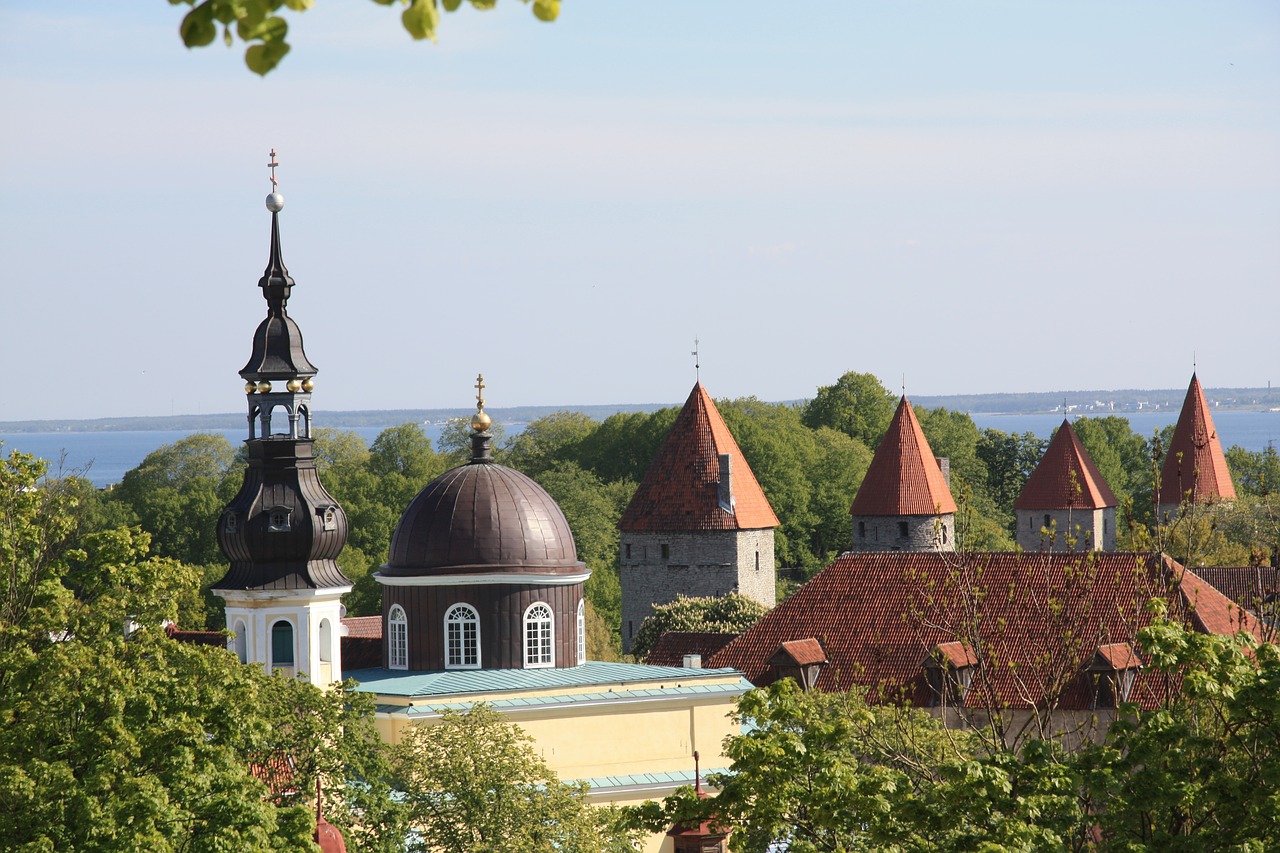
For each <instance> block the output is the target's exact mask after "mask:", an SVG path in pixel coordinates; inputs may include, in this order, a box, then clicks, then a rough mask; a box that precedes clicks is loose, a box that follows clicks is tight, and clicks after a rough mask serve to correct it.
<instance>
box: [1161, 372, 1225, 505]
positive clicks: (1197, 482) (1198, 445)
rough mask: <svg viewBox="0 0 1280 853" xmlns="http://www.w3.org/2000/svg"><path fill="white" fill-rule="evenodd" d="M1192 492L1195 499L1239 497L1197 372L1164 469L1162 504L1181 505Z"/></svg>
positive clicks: (1212, 499)
mask: <svg viewBox="0 0 1280 853" xmlns="http://www.w3.org/2000/svg"><path fill="white" fill-rule="evenodd" d="M1188 493H1190V496H1191V500H1192V501H1193V502H1200V501H1214V500H1220V501H1221V500H1227V501H1229V500H1235V497H1236V487H1235V486H1234V485H1232V484H1231V473H1230V472H1229V471H1228V470H1227V457H1226V456H1224V455H1223V453H1222V443H1221V442H1219V441H1218V431H1217V430H1216V429H1214V426H1213V415H1211V414H1209V404H1208V402H1207V401H1206V400H1205V398H1204V389H1203V388H1201V387H1200V379H1199V377H1197V376H1196V375H1195V374H1194V373H1193V374H1191V385H1190V386H1189V387H1188V388H1187V397H1186V399H1185V400H1183V401H1182V413H1181V414H1179V415H1178V425H1177V426H1176V427H1174V428H1173V440H1172V441H1170V442H1169V450H1168V453H1166V454H1165V457H1164V467H1162V468H1161V469H1160V504H1161V505H1162V506H1163V505H1170V504H1173V505H1176V504H1180V503H1182V501H1183V500H1184V498H1185V497H1186V496H1187V494H1188Z"/></svg>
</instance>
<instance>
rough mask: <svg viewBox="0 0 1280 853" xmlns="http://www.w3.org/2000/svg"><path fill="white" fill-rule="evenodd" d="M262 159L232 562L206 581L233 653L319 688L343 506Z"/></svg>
mask: <svg viewBox="0 0 1280 853" xmlns="http://www.w3.org/2000/svg"><path fill="white" fill-rule="evenodd" d="M270 165H271V183H272V189H273V191H272V193H271V194H270V195H268V196H267V209H268V210H270V211H271V256H270V259H269V260H268V262H267V269H266V271H265V272H264V273H263V274H262V278H261V279H260V280H259V281H258V286H259V287H260V288H262V295H263V297H264V298H265V299H266V300H267V316H266V319H264V320H263V321H262V322H261V323H260V324H259V325H258V329H257V331H256V332H254V335H253V354H252V355H251V356H250V357H249V362H248V363H247V364H246V365H245V366H244V368H243V369H242V370H241V371H240V376H241V377H243V379H244V380H245V386H244V390H245V397H246V400H247V402H248V407H249V413H248V416H249V437H248V440H247V441H246V442H245V447H246V450H247V451H248V456H249V465H248V468H247V470H246V471H245V474H244V482H243V484H242V485H241V486H240V492H239V494H237V495H236V496H235V498H233V499H232V501H231V503H229V504H227V508H226V509H225V510H223V513H222V517H221V518H220V519H219V521H218V544H219V546H221V548H222V552H223V553H224V554H226V556H227V558H228V559H229V560H230V561H231V567H230V569H229V570H228V571H227V574H226V576H224V577H223V578H222V580H220V581H218V582H217V583H216V584H214V586H213V591H214V593H215V594H217V595H219V596H221V597H222V598H223V599H225V600H226V602H227V628H228V629H230V630H231V632H232V633H233V635H234V636H233V637H232V639H231V641H230V647H231V649H232V650H234V651H235V653H236V654H237V655H238V656H239V657H240V660H242V661H244V662H246V663H250V662H252V663H257V664H261V665H262V666H263V667H264V668H265V669H266V670H267V671H268V672H272V671H275V672H282V673H284V674H287V675H291V676H299V677H306V678H307V679H308V680H309V681H311V682H312V683H313V684H316V685H318V686H323V685H327V684H330V683H332V682H335V681H341V680H342V659H341V646H340V635H341V632H342V613H343V609H342V602H341V597H342V594H343V593H345V592H349V591H350V590H351V581H349V580H348V579H347V578H346V577H345V576H344V575H343V574H342V571H341V569H339V568H338V563H337V557H338V554H339V553H340V552H341V551H342V546H343V545H344V544H345V543H346V541H347V516H346V513H344V512H343V511H342V507H340V506H338V502H337V501H335V500H334V499H333V497H332V496H331V495H330V494H329V493H328V492H327V491H325V488H324V486H323V485H322V484H321V483H320V477H319V475H318V474H317V472H316V465H315V458H314V456H313V454H312V439H311V390H312V388H313V387H314V384H315V379H314V377H315V375H316V368H315V367H314V366H313V365H312V364H311V362H310V361H308V360H307V356H306V353H305V352H303V349H302V331H301V330H300V329H299V328H298V324H297V323H296V322H294V320H293V318H292V317H290V316H289V314H288V312H287V310H286V306H287V304H288V302H289V294H290V292H291V291H292V289H293V287H294V281H293V278H292V276H290V275H289V270H288V269H286V268H285V265H284V260H283V258H282V256H281V253H280V211H281V210H282V209H283V208H284V197H283V196H282V195H280V194H279V193H278V192H275V191H274V189H275V183H276V180H275V167H276V162H275V151H272V152H271V164H270ZM273 422H274V425H273ZM277 428H278V429H279V430H280V431H278V432H276V431H274V430H275V429H277Z"/></svg>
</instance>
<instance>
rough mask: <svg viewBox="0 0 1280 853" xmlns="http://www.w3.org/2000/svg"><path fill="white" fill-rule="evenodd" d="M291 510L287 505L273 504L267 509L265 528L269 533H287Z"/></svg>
mask: <svg viewBox="0 0 1280 853" xmlns="http://www.w3.org/2000/svg"><path fill="white" fill-rule="evenodd" d="M291 512H292V511H291V510H290V509H289V507H287V506H273V507H271V508H270V509H268V510H267V530H268V531H269V532H271V533H288V532H289V516H290V515H291Z"/></svg>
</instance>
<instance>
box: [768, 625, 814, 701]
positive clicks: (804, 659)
mask: <svg viewBox="0 0 1280 853" xmlns="http://www.w3.org/2000/svg"><path fill="white" fill-rule="evenodd" d="M826 665H827V653H826V652H825V651H824V650H823V648H822V643H820V642H818V640H817V639H815V638H813V637H807V638H805V639H803V640H792V641H790V642H787V643H783V644H782V645H780V646H778V650H777V651H776V652H774V653H773V657H771V658H769V666H770V668H772V669H773V671H774V674H775V675H776V676H777V677H778V678H791V679H794V680H795V682H796V683H797V684H799V685H800V689H801V690H812V689H813V688H814V685H816V684H817V683H818V676H819V675H820V674H821V673H822V668H823V667H824V666H826Z"/></svg>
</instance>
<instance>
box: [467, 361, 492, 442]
mask: <svg viewBox="0 0 1280 853" xmlns="http://www.w3.org/2000/svg"><path fill="white" fill-rule="evenodd" d="M484 389H485V384H484V374H483V373H478V374H476V413H475V414H474V415H472V416H471V428H472V429H473V430H475V431H476V432H484V431H485V430H487V429H488V428H489V426H490V425H491V424H492V423H493V418H491V417H489V416H488V415H486V414H485V412H484Z"/></svg>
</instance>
